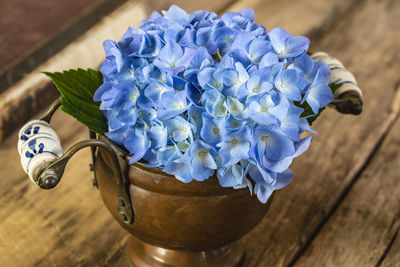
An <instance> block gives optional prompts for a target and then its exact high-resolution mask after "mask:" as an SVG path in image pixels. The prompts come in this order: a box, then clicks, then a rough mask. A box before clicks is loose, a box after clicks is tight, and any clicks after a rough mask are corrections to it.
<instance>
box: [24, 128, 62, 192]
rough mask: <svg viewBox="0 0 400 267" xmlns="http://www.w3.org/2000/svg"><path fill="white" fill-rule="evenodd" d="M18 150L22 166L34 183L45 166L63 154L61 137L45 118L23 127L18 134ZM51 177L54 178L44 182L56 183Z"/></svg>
mask: <svg viewBox="0 0 400 267" xmlns="http://www.w3.org/2000/svg"><path fill="white" fill-rule="evenodd" d="M18 152H19V155H20V157H21V165H22V168H23V169H24V171H25V172H26V173H27V174H28V176H29V179H31V181H32V182H34V183H36V182H37V181H35V178H36V177H37V176H38V175H39V174H40V172H42V171H43V170H44V168H45V167H47V166H48V165H50V164H51V163H53V162H55V161H56V160H57V159H59V158H60V157H61V156H62V155H63V150H62V147H61V143H60V138H59V137H58V136H57V134H56V132H55V131H54V130H53V129H51V128H50V125H49V123H48V122H46V121H44V120H33V121H30V122H28V123H26V124H25V125H24V126H23V127H22V128H21V130H20V131H19V134H18ZM49 179H52V178H51V177H49V178H48V179H47V180H46V181H44V182H45V183H46V184H47V183H54V181H51V180H49Z"/></svg>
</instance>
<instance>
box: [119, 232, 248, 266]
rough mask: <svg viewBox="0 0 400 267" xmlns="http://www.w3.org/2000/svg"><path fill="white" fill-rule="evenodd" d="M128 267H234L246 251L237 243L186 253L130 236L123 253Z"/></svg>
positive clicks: (242, 259) (242, 258)
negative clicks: (153, 244)
mask: <svg viewBox="0 0 400 267" xmlns="http://www.w3.org/2000/svg"><path fill="white" fill-rule="evenodd" d="M122 259H123V262H124V264H125V266H126V267H166V266H169V267H172V266H176V267H188V266H190V267H192V266H193V267H195V266H196V267H197V266H199V267H200V266H207V267H228V266H229V267H232V266H239V265H240V264H241V263H243V261H244V249H243V248H242V247H241V246H240V245H239V244H237V243H233V244H230V245H227V246H225V247H222V248H218V249H215V250H210V251H185V250H173V249H165V248H161V247H156V246H152V245H149V244H147V243H145V242H143V241H141V240H139V239H137V238H135V237H133V236H130V237H129V239H128V241H127V242H126V244H125V246H124V247H123V251H122Z"/></svg>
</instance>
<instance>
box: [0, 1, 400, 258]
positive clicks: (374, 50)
mask: <svg viewBox="0 0 400 267" xmlns="http://www.w3.org/2000/svg"><path fill="white" fill-rule="evenodd" d="M153 2H154V3H156V1H150V3H153ZM180 2H183V4H182V6H184V7H187V8H188V9H189V10H190V9H196V8H203V9H210V8H214V9H216V10H217V11H218V12H222V11H226V10H239V9H243V8H246V7H253V8H254V10H255V12H256V21H257V22H258V23H260V24H263V25H265V26H266V27H267V28H268V29H271V28H273V27H276V26H281V27H283V28H285V29H287V30H288V31H289V32H291V33H293V34H303V35H307V36H308V37H310V38H311V40H312V47H311V49H312V50H313V51H317V50H323V51H326V52H328V53H330V54H331V55H333V56H335V57H337V58H339V59H341V60H342V62H343V63H344V64H345V66H346V67H347V68H348V69H349V70H350V71H352V72H353V73H354V74H355V76H356V78H357V80H358V83H359V86H360V88H362V90H363V92H364V111H363V113H362V114H361V115H360V116H357V117H355V116H344V115H341V114H338V113H337V112H335V111H333V110H329V111H326V112H325V113H324V114H323V115H322V117H321V118H320V119H319V120H318V121H317V123H315V129H316V130H317V131H318V132H319V135H317V136H315V138H314V140H313V144H312V146H311V148H310V149H309V150H308V151H307V152H306V154H305V155H303V156H302V157H300V158H298V159H297V160H296V161H295V162H294V164H293V172H294V180H293V181H292V183H291V184H290V185H289V186H287V187H286V188H284V189H282V190H280V191H278V192H277V194H276V196H275V199H274V201H273V203H272V205H271V209H270V211H269V212H268V214H267V216H266V217H265V218H264V219H263V221H262V222H261V223H260V224H259V225H258V226H257V227H256V228H255V229H254V230H253V231H252V232H251V233H250V234H248V235H247V236H245V237H244V238H243V239H242V240H241V242H242V243H243V245H244V246H245V247H246V250H247V258H246V264H245V265H246V266H288V265H290V266H291V265H297V266H378V265H379V266H380V265H382V266H400V236H398V232H399V228H400V121H399V120H398V117H399V109H400V88H399V81H400V53H399V48H400V1H398V0H391V1H390V0H381V1H377V0H370V1H368V0H334V1H333V0H321V1H311V0H297V1H290V0H284V1H274V0H265V1H262V0H247V1H246V0H238V1H219V2H218V1H209V0H207V1H201V3H200V2H199V3H196V4H189V3H188V1H180ZM194 5H198V6H196V7H195V6H194ZM135 7H136V8H139V7H140V4H139V5H136V6H135ZM157 7H160V6H159V4H158V6H157ZM70 67H76V66H70ZM32 115H33V114H32ZM52 124H53V126H54V128H55V129H57V131H58V133H59V135H60V137H61V139H62V141H63V145H64V146H65V147H68V146H70V145H71V144H73V143H75V142H76V141H78V140H81V139H83V138H86V137H87V131H86V130H85V128H84V127H82V126H81V125H80V124H79V123H77V122H75V121H74V120H73V119H71V118H69V117H68V116H67V115H65V114H63V113H61V112H58V113H57V114H56V116H55V117H54V119H53V123H52ZM16 135H17V133H16V132H15V133H14V134H12V135H10V136H9V137H8V138H7V139H6V140H5V141H4V142H3V143H1V144H0V165H1V167H0V266H120V265H121V262H120V257H119V256H120V252H119V249H120V248H121V246H122V245H123V243H124V241H125V233H124V232H123V230H122V229H121V228H120V226H119V225H118V224H117V222H116V221H114V219H113V218H112V217H111V215H110V214H109V213H108V211H107V210H106V208H105V207H104V205H103V203H102V201H101V199H100V196H99V194H98V192H97V190H96V188H94V187H93V186H92V184H91V178H92V173H91V172H90V171H89V166H88V164H89V162H90V152H89V150H86V151H83V152H79V153H78V154H77V155H76V156H75V157H74V158H72V160H71V162H70V163H69V165H68V167H67V170H66V173H65V175H64V179H63V181H62V183H61V184H60V185H59V186H58V187H57V188H56V189H54V190H51V191H43V190H41V189H39V188H38V187H37V186H35V185H33V184H31V182H30V181H29V180H28V178H27V176H26V174H25V173H24V172H23V170H22V169H21V167H20V165H19V157H18V154H17V150H16V144H17V136H16Z"/></svg>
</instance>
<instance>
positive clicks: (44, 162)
mask: <svg viewBox="0 0 400 267" xmlns="http://www.w3.org/2000/svg"><path fill="white" fill-rule="evenodd" d="M59 106H60V100H57V101H56V102H54V104H53V105H52V107H51V108H50V109H49V111H48V112H47V114H46V115H45V116H44V117H43V118H42V119H40V120H32V121H30V122H28V123H26V124H25V125H24V126H23V127H22V128H21V130H20V131H19V134H18V152H19V155H20V157H21V165H22V168H23V169H24V171H25V172H26V173H27V174H28V176H29V179H30V180H31V181H32V182H34V183H35V184H37V185H39V186H40V187H41V188H43V189H52V188H54V187H55V186H56V185H57V184H58V183H59V181H60V180H61V178H62V176H63V174H64V169H65V167H66V165H67V163H68V161H69V160H70V159H71V157H72V156H73V155H74V154H75V153H76V152H77V151H79V150H81V149H82V148H85V147H91V148H92V157H93V164H95V161H96V160H95V154H96V151H95V150H96V148H97V147H100V148H102V149H103V151H104V153H107V154H108V155H109V156H110V158H111V164H112V170H113V173H114V179H115V183H116V185H117V188H118V192H117V194H118V195H117V198H116V201H117V202H118V213H119V214H120V216H121V217H122V219H123V221H124V223H126V224H131V223H133V221H134V210H133V207H132V203H131V196H130V193H129V190H128V186H127V185H128V184H127V180H126V179H125V177H124V175H123V174H122V170H121V166H120V163H119V160H118V156H117V152H116V151H117V150H116V149H115V147H114V146H113V145H112V144H109V143H107V142H105V141H103V140H99V139H96V135H95V134H94V133H91V138H90V139H88V140H82V141H80V142H78V143H76V144H74V145H73V146H72V147H70V148H69V149H67V150H66V151H65V153H64V152H63V149H62V147H61V143H60V138H59V137H58V136H57V134H56V132H55V131H54V130H53V129H52V128H51V127H50V125H49V121H50V119H51V117H52V115H53V113H54V111H55V110H56V109H57V108H58V107H59ZM93 171H94V172H95V170H93ZM95 175H96V173H95Z"/></svg>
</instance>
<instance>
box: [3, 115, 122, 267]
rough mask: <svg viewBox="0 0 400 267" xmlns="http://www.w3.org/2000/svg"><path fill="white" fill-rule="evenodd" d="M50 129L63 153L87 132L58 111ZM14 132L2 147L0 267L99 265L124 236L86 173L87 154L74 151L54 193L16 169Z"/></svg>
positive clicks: (90, 175) (116, 247)
mask: <svg viewBox="0 0 400 267" xmlns="http://www.w3.org/2000/svg"><path fill="white" fill-rule="evenodd" d="M52 126H53V127H54V129H56V131H57V133H59V135H60V138H61V140H62V143H63V146H64V147H65V148H67V147H69V146H70V145H71V144H73V143H76V141H78V140H81V139H84V138H87V136H88V131H87V129H85V128H84V127H83V126H81V125H80V124H79V123H78V122H76V121H75V120H74V119H72V118H70V117H68V116H67V115H66V114H64V113H62V112H59V111H58V112H57V113H56V115H55V117H54V120H53V122H52ZM16 137H17V133H15V134H14V135H12V136H10V137H9V138H8V139H7V140H6V141H5V142H4V143H3V144H2V146H1V150H0V158H1V159H6V158H7V159H9V160H7V161H6V160H1V169H2V174H1V177H2V179H0V187H1V191H0V218H1V220H0V229H1V234H0V266H101V265H104V264H105V262H106V261H107V259H108V258H109V257H111V255H110V252H112V254H113V253H114V251H115V250H117V249H118V248H119V246H120V245H119V242H120V241H121V240H122V239H123V236H124V235H125V233H124V232H123V230H122V228H120V226H119V225H118V223H117V222H116V221H115V220H114V219H113V218H112V217H111V215H110V214H109V213H108V211H107V210H106V208H105V206H104V204H103V203H102V200H101V198H100V195H99V194H98V192H97V190H96V188H95V187H94V186H92V182H91V179H92V178H93V173H91V172H90V171H89V166H88V165H89V163H90V152H89V149H86V150H84V151H82V152H78V153H77V154H76V155H75V156H74V157H73V158H72V159H71V161H70V163H68V166H67V169H66V172H65V174H64V179H63V180H62V181H61V183H60V184H59V185H58V186H57V188H55V189H54V190H50V191H44V190H42V189H40V188H39V187H38V186H36V185H34V184H32V183H31V182H30V181H29V180H28V178H27V176H26V174H25V173H24V172H23V170H22V168H21V167H20V163H19V160H17V159H18V154H17V150H16V142H17V140H16V139H17V138H16Z"/></svg>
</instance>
